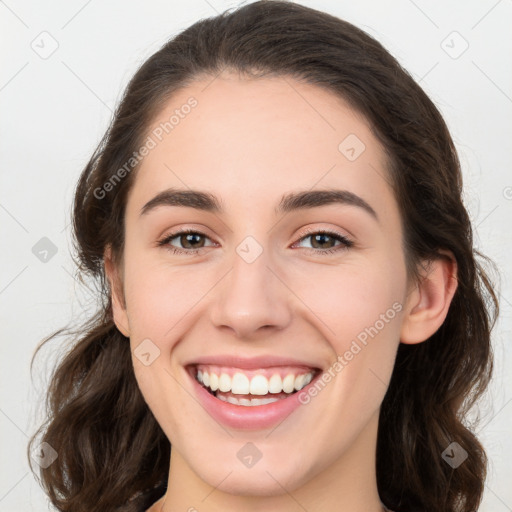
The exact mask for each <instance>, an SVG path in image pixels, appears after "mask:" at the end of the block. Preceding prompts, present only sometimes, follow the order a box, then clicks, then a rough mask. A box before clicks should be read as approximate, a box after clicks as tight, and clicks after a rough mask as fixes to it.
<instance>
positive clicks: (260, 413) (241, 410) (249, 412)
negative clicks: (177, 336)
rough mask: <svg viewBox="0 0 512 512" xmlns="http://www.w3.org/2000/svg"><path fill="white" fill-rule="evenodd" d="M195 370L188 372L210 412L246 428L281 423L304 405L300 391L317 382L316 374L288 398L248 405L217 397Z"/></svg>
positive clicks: (237, 426)
mask: <svg viewBox="0 0 512 512" xmlns="http://www.w3.org/2000/svg"><path fill="white" fill-rule="evenodd" d="M195 371H196V370H195V368H192V369H190V370H189V371H188V374H189V375H190V377H191V378H192V383H193V386H194V389H195V392H196V394H197V396H198V398H199V400H200V401H201V404H202V405H203V407H204V408H205V409H206V411H207V412H208V414H210V416H211V417H212V418H214V419H215V420H216V421H218V422H219V423H222V424H224V425H227V426H228V427H231V428H237V429H244V430H259V429H265V428H270V427H273V426H274V425H276V424H278V423H281V422H282V421H283V420H284V419H285V418H286V417H287V416H289V415H290V414H291V413H292V412H293V411H295V410H296V409H298V408H299V407H300V406H301V405H304V404H302V403H301V402H300V401H299V393H304V392H307V391H308V388H309V387H310V386H312V385H313V384H314V383H315V381H316V377H317V376H315V378H313V380H312V381H311V382H310V383H309V384H308V385H307V386H304V387H303V388H302V389H301V390H300V391H298V392H296V393H294V394H293V395H290V396H289V397H288V398H282V399H280V400H278V401H277V402H272V403H271V404H265V405H255V406H246V405H234V404H230V403H229V402H224V401H222V400H219V399H218V398H215V396H214V395H212V394H211V393H209V392H208V391H207V390H206V388H205V387H203V386H202V385H201V384H199V382H198V381H197V379H196V378H195V376H194V374H195Z"/></svg>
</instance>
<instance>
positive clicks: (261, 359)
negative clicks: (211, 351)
mask: <svg viewBox="0 0 512 512" xmlns="http://www.w3.org/2000/svg"><path fill="white" fill-rule="evenodd" d="M198 364H211V365H218V366H231V367H234V368H240V369H243V370H255V369H258V368H271V367H273V366H299V367H300V366H304V367H306V368H312V369H315V370H318V369H320V368H319V367H318V366H312V365H311V363H309V362H307V361H301V360H300V359H292V358H289V357H280V356H271V355H267V356H256V357H239V356H234V355H232V354H226V355H215V356H203V357H200V358H198V359H194V360H193V361H190V362H188V363H185V364H184V365H183V366H185V367H188V366H190V365H198Z"/></svg>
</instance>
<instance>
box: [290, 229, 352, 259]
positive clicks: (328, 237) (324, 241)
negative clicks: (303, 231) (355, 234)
mask: <svg viewBox="0 0 512 512" xmlns="http://www.w3.org/2000/svg"><path fill="white" fill-rule="evenodd" d="M308 238H310V239H311V241H312V245H313V248H312V249H309V248H307V247H306V249H309V250H310V251H312V252H313V253H315V254H322V255H324V254H333V253H337V252H340V251H343V250H346V249H349V248H350V247H353V245H354V242H352V240H349V239H348V238H347V237H346V236H344V235H342V234H341V233H336V232H335V231H329V230H319V231H315V232H314V233H310V234H309V235H307V236H303V237H302V238H301V239H300V240H299V242H301V241H303V240H307V239H308ZM333 242H340V243H339V244H338V245H334V246H333V245H332V243H333ZM315 245H319V246H320V248H316V247H315ZM326 245H327V247H326Z"/></svg>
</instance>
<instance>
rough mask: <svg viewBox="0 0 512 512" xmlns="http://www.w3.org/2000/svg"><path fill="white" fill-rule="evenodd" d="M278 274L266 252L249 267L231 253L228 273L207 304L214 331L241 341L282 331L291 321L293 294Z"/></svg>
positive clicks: (249, 264)
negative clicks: (224, 333)
mask: <svg viewBox="0 0 512 512" xmlns="http://www.w3.org/2000/svg"><path fill="white" fill-rule="evenodd" d="M279 274H280V272H279V269H278V268H277V267H276V265H273V264H272V261H270V258H269V257H268V256H267V252H266V251H263V252H262V253H261V254H260V255H259V256H258V258H256V260H255V261H252V262H251V263H249V262H247V261H246V260H245V259H244V258H243V257H241V256H239V255H238V254H237V253H235V255H234V257H233V266H232V269H231V271H230V272H229V273H228V274H227V275H226V276H225V277H224V279H222V281H221V283H219V285H218V287H216V288H217V295H216V297H215V299H214V300H213V301H212V303H211V309H210V315H211V316H210V318H211V321H212V322H213V324H214V325H215V327H216V328H218V329H224V330H228V329H229V330H231V331H232V332H233V333H234V334H235V335H236V336H237V337H238V338H240V339H243V340H251V339H253V340H254V339H257V338H258V337H261V336H262V335H263V336H265V337H266V336H268V335H269V332H270V330H271V329H274V330H281V329H284V328H285V327H286V326H287V325H288V324H289V323H290V321H291V317H292V303H291V302H292V300H293V294H292V292H291V291H290V289H289V288H288V287H287V286H286V284H285V283H284V282H283V278H282V277H281V276H279Z"/></svg>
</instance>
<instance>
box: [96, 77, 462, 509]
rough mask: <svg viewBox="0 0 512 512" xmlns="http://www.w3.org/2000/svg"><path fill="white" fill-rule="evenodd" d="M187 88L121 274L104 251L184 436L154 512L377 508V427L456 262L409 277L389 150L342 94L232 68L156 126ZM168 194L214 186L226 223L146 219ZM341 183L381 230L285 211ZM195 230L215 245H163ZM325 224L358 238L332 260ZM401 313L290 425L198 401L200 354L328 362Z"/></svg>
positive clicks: (155, 403) (357, 213) (125, 311)
mask: <svg viewBox="0 0 512 512" xmlns="http://www.w3.org/2000/svg"><path fill="white" fill-rule="evenodd" d="M190 96H194V97H195V98H196V99H197V101H198V105H197V107H196V108H195V109H192V111H191V112H190V114H188V115H187V116H186V117H185V118H184V119H182V120H180V123H179V124H178V125H177V126H175V128H174V129H173V130H172V132H171V133H170V134H169V135H167V136H166V137H164V138H163V140H162V141H161V142H160V143H159V144H158V145H157V146H156V147H155V148H154V149H152V150H151V152H150V153H149V155H147V156H146V157H145V158H144V160H143V161H142V165H141V167H140V168H139V170H138V173H137V175H136V179H135V182H134V185H133V187H132V189H131V191H130V194H129V197H128V202H127V207H126V218H125V221H126V224H125V229H126V231H125V234H126V244H125V252H124V258H123V262H122V265H121V266H120V267H115V266H114V265H113V264H112V261H111V254H110V250H109V248H107V250H106V252H105V269H106V272H107V276H108V278H109V280H110V283H111V286H112V289H113V290H114V292H113V297H112V298H113V306H114V319H115V322H116V325H117V327H118V328H119V330H120V331H121V332H122V333H123V334H124V335H125V336H128V337H129V338H130V343H131V348H132V350H133V349H135V348H136V347H137V346H138V345H139V344H140V343H141V342H142V340H144V339H147V338H149V339H150V340H151V341H152V342H153V343H154V344H155V345H156V346H158V348H159V349H160V356H159V357H157V358H156V359H155V360H154V362H153V363H152V364H151V365H149V366H144V365H143V364H142V363H141V362H140V361H139V360H138V359H137V358H136V357H134V358H133V363H134V369H135V374H136V377H137V381H138V383H139V386H140V389H141V391H142V393H143V395H144V398H145V400H146V401H147V403H148V405H149V407H150V408H151V410H152V412H153V414H154V415H155V417H156V419H157V421H158V422H159V424H160V425H161V427H162V429H163V430H164V432H165V434H166V435H167V436H168V438H169V440H170V441H171V444H172V453H171V460H170V476H171V478H169V483H168V490H167V493H166V495H165V496H164V497H163V498H162V499H161V500H159V501H158V502H157V503H155V504H154V506H153V507H151V508H150V511H151V512H155V511H160V510H162V511H164V512H170V511H173V512H174V511H187V510H189V511H194V510H197V511H201V512H205V511H212V512H213V511H224V512H225V511H227V510H244V511H248V512H255V511H263V510H280V511H283V512H292V511H293V512H295V511H303V510H304V509H305V510H308V511H309V512H315V511H334V510H336V511H346V512H349V511H350V512H363V511H364V512H380V511H381V510H382V505H381V503H380V499H379V495H378V492H377V483H376V473H375V452H376V439H377V427H378V419H379V413H380V406H381V403H382V400H383V398H384V395H385V393H386V390H387V387H388V383H389V381H390V378H391V374H392V371H393V365H394V361H395V356H396V351H397V349H398V345H399V343H400V342H402V343H420V342H422V341H424V340H426V339H427V338H428V337H429V336H430V335H432V334H433V333H434V332H435V331H436V330H437V329H438V328H439V327H440V325H441V324H442V322H443V321H444V319H445V317H446V314H447V311H448V307H449V304H450V301H451V299H452V297H453V294H454V292H455V289H456V264H455V263H454V262H453V260H452V261H450V260H445V259H439V260H436V261H434V262H432V263H431V264H430V265H429V266H428V271H427V272H425V274H424V278H423V279H422V280H421V281H420V282H419V283H416V282H414V281H412V280H408V278H407V275H406V267H405V260H404V254H403V251H402V236H403V233H402V229H401V219H400V214H399V211H398V207H397V203H396V200H395V198H394V196H393V192H392V190H391V188H390V186H389V184H388V181H389V177H388V174H387V170H386V160H385V155H384V151H383V148H382V147H381V145H380V143H379V142H378V140H377V139H376V138H375V136H374V135H373V134H372V132H371V130H370V127H369V125H368V123H367V122H366V120H365V119H364V118H363V117H361V116H360V115H359V114H358V113H357V112H355V111H354V110H353V109H351V108H350V107H349V106H348V104H346V103H345V102H344V101H343V100H341V99H340V98H338V97H336V96H334V95H333V94H332V93H330V92H328V91H325V90H323V89H320V88H318V87H316V86H314V85H309V84H304V83H299V82H297V81H294V80H292V79H291V78H286V79H285V78H272V79H259V80H251V79H245V78H243V79H242V78H240V77H239V76H238V75H234V74H228V73H224V74H223V75H222V76H219V77H217V78H216V79H215V80H213V81H212V77H208V79H204V80H198V81H197V82H195V83H193V84H192V85H190V86H188V87H187V88H186V89H183V90H181V91H180V92H178V93H176V94H175V95H174V96H173V97H172V98H171V99H170V100H169V102H168V103H167V105H166V106H165V108H164V109H163V110H162V111H161V112H160V113H159V115H158V116H157V118H156V119H155V120H154V123H153V125H152V127H151V129H153V128H154V127H155V126H158V124H159V123H161V122H165V121H166V120H168V119H169V117H170V116H171V115H172V113H173V112H174V110H175V109H176V108H180V106H181V105H183V104H185V103H186V101H187V99H188V98H189V97H190ZM151 129H150V130H148V134H150V133H151ZM349 134H356V135H357V137H358V138H359V139H360V140H361V141H363V143H364V144H365V146H366V149H365V150H364V152H363V153H362V154H361V155H360V156H359V157H358V158H357V159H356V160H354V161H349V160H348V159H347V158H346V157H345V155H344V154H342V153H341V152H340V151H339V150H338V145H339V144H340V142H341V141H343V140H344V139H345V137H347V135H349ZM169 187H176V188H181V189H189V188H190V189H198V190H203V191H207V192H211V193H213V194H215V195H216V196H218V197H219V199H220V200H221V202H222V204H223V206H224V208H225V213H224V214H222V215H219V214H214V213H211V212H204V211H200V210H196V209H193V208H183V207H178V206H161V207H159V208H157V209H155V210H153V211H152V212H151V213H148V214H147V215H145V216H142V217H141V216H140V210H141V208H142V206H143V205H144V204H146V203H147V202H148V201H149V200H150V199H152V198H153V197H154V196H155V195H156V194H157V193H159V192H161V191H162V190H165V189H167V188H169ZM331 187H332V188H337V189H345V190H348V191H350V192H352V193H354V194H357V195H358V196H360V197H362V198H363V199H364V200H365V201H366V202H368V203H369V204H370V205H371V206H372V208H373V209H374V210H375V212H376V213H377V215H378V218H379V219H378V221H377V220H375V219H374V218H373V217H372V216H371V215H370V214H368V213H367V212H366V211H364V210H363V209H362V208H360V207H357V206H353V205H346V204H345V205H343V204H331V205H324V206H322V207H317V208H313V209H305V210H297V211H293V212H290V213H288V214H286V215H283V214H280V215H276V214H275V213H274V207H275V206H276V205H277V204H278V202H279V200H280V199H281V196H282V195H283V194H285V193H289V192H292V191H299V190H300V191H302V190H311V189H315V190H318V189H324V188H331ZM182 228H193V229H197V230H199V231H200V232H202V233H204V234H205V235H206V237H199V239H198V240H196V241H195V244H196V245H195V246H196V247H201V246H203V247H204V248H203V249H202V253H201V254H195V255H187V254H183V255H177V254H173V253H171V252H170V251H169V250H167V249H166V248H165V247H158V246H157V242H158V241H159V240H161V239H162V238H164V235H166V234H170V233H172V232H174V231H179V230H180V229H182ZM321 229H331V230H332V229H334V230H335V231H338V232H339V233H340V234H343V235H344V236H346V237H348V238H350V240H352V241H353V242H354V246H353V247H351V248H348V249H347V248H344V249H342V250H340V251H338V252H336V253H334V254H321V252H322V251H325V250H326V249H323V248H322V246H321V245H319V243H316V245H315V239H314V238H315V237H312V236H309V237H308V234H309V235H311V234H314V233H315V230H316V231H318V230H321ZM249 235H250V236H252V237H253V238H254V239H255V240H256V241H257V242H258V244H260V246H261V247H262V249H263V252H262V254H261V255H260V256H259V257H258V258H257V259H256V260H255V261H254V262H252V263H250V264H249V263H247V262H246V261H245V260H244V259H243V258H241V257H240V256H239V255H238V253H237V252H236V248H237V246H238V245H239V244H240V242H241V241H242V240H243V239H244V238H245V237H246V236H249ZM320 242H321V243H324V242H322V240H320ZM325 243H326V244H327V245H326V247H327V248H333V247H334V248H340V247H342V246H340V242H338V241H336V240H333V239H327V241H326V242H325ZM184 244H186V239H184V237H182V238H180V237H176V238H174V240H173V242H172V245H174V246H175V247H178V248H181V249H183V250H187V247H193V246H190V245H189V246H187V245H184ZM292 246H293V247H292ZM188 250H190V249H188ZM315 250H316V252H315ZM394 303H399V304H400V305H401V307H402V309H401V311H400V312H399V313H397V314H396V315H395V316H394V318H393V319H392V320H390V321H389V322H387V323H386V324H385V327H384V328H382V329H381V330H380V331H379V332H378V334H377V335H376V336H374V337H373V338H370V339H369V342H368V344H367V345H366V346H364V348H362V350H361V351H360V352H359V353H358V354H357V355H356V356H354V358H353V359H352V360H351V361H349V363H348V364H347V365H346V366H344V368H343V370H342V371H340V372H338V373H336V377H335V378H333V379H332V380H331V381H330V382H329V383H328V385H326V386H325V388H324V389H323V390H322V391H321V392H320V393H319V394H318V395H317V396H316V397H315V398H314V399H312V400H311V401H310V403H309V404H307V405H304V406H301V407H299V408H298V409H297V410H295V411H294V412H293V413H292V414H291V415H290V416H289V417H288V418H286V419H285V420H284V421H283V422H282V423H281V424H280V425H279V426H278V427H277V428H274V429H267V430H253V431H242V430H235V429H229V428H227V427H225V426H223V425H219V424H218V423H217V422H216V421H215V420H214V419H213V418H212V417H210V416H209V414H208V413H207V412H206V411H205V410H204V409H203V408H202V406H201V405H200V403H198V402H197V401H196V400H195V399H193V398H192V395H193V393H194V392H193V389H192V386H191V382H190V381H189V378H188V376H187V375H186V374H185V370H184V367H183V365H184V364H185V363H186V362H189V361H192V360H193V359H194V357H197V356H198V355H199V354H201V355H214V354H225V353H235V354H239V355H243V356H247V357H251V356H257V355H262V354H274V355H280V356H284V357H286V356H289V357H296V358H300V359H304V360H306V361H310V362H311V365H312V366H318V367H320V368H324V369H327V368H329V367H330V366H331V365H332V363H333V362H334V361H335V360H336V357H337V354H344V353H345V352H346V351H347V350H348V349H349V348H350V345H351V342H352V341H353V340H354V339H356V337H357V335H358V334H359V333H361V332H362V331H364V329H365V327H368V326H372V325H374V324H375V322H376V321H377V320H378V319H379V318H380V315H381V314H384V313H385V312H386V311H387V310H389V309H390V308H391V307H392V305H393V304H394ZM247 442H252V443H254V444H255V445H256V446H257V448H258V449H259V450H260V452H261V453H262V458H261V459H260V460H259V461H258V462H257V463H256V464H255V465H254V466H253V467H251V468H247V467H245V466H244V465H243V464H241V463H240V461H239V460H238V458H237V452H238V450H240V448H241V447H242V446H244V445H245V444H246V443H247Z"/></svg>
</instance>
